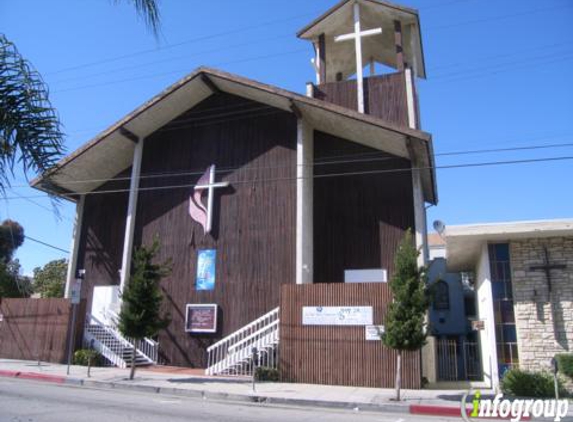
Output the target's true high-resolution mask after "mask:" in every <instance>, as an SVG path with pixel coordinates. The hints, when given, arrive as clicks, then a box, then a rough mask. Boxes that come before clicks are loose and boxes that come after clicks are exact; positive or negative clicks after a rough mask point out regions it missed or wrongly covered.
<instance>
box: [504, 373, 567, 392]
mask: <svg viewBox="0 0 573 422" xmlns="http://www.w3.org/2000/svg"><path fill="white" fill-rule="evenodd" d="M558 386H559V387H558V388H559V395H560V396H564V395H566V393H567V392H566V390H565V388H564V387H563V383H562V382H561V381H560V380H558ZM501 391H503V393H504V394H508V395H511V396H516V397H536V398H537V397H539V398H552V397H555V386H554V383H553V375H552V374H550V373H549V372H528V371H522V370H520V369H510V370H509V371H507V372H506V373H505V375H504V376H503V379H502V381H501Z"/></svg>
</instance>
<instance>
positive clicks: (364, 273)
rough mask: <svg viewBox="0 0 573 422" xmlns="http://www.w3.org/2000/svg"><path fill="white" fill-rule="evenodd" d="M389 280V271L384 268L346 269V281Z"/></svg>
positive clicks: (381, 281) (379, 281)
mask: <svg viewBox="0 0 573 422" xmlns="http://www.w3.org/2000/svg"><path fill="white" fill-rule="evenodd" d="M387 281H388V272H387V271H386V270H385V269H382V268H373V269H369V270H345V271H344V282H345V283H386V282H387Z"/></svg>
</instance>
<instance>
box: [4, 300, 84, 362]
mask: <svg viewBox="0 0 573 422" xmlns="http://www.w3.org/2000/svg"><path fill="white" fill-rule="evenodd" d="M78 306H79V309H78V318H77V321H76V330H75V333H76V335H75V339H76V342H75V346H76V347H79V346H80V342H81V336H80V335H79V334H80V333H81V327H82V324H83V321H84V318H83V315H84V314H85V301H82V303H81V304H80V305H78ZM71 309H72V307H71V305H70V302H69V300H67V299H0V314H2V315H3V320H2V321H0V357H1V358H4V359H24V360H41V361H44V362H56V363H64V362H66V361H67V359H66V358H67V344H68V329H69V327H70V325H71V316H72V312H71Z"/></svg>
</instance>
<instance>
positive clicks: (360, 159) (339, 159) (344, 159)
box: [12, 142, 573, 199]
mask: <svg viewBox="0 0 573 422" xmlns="http://www.w3.org/2000/svg"><path fill="white" fill-rule="evenodd" d="M565 147H573V142H567V143H559V144H550V145H528V146H518V147H509V148H488V149H475V150H458V151H449V152H442V153H437V154H434V156H436V157H438V156H457V155H471V154H486V153H495V152H514V151H529V150H540V149H549V148H565ZM333 159H335V160H336V161H331V160H333ZM401 159H402V158H400V157H395V156H389V153H387V152H383V151H376V152H374V151H373V152H365V153H358V154H347V155H337V156H327V157H324V158H322V159H318V160H315V162H314V163H312V164H295V165H294V167H317V166H325V165H326V166H327V165H334V164H353V163H364V162H370V161H374V162H376V161H388V160H401ZM292 167H293V166H292V165H282V166H256V167H250V168H244V169H243V168H242V167H236V166H229V167H218V168H217V170H218V172H220V173H230V172H233V171H237V170H244V171H260V170H276V169H285V168H287V169H288V168H292ZM204 172H205V169H189V170H186V171H181V172H179V171H177V172H153V173H151V172H150V173H144V174H141V175H140V176H139V178H140V179H141V180H145V179H157V178H167V177H182V176H197V175H202V174H203V173H204ZM127 180H131V176H121V177H115V178H113V179H81V180H70V181H68V182H67V183H98V182H120V181H127ZM28 187H30V186H29V185H14V186H12V188H28ZM14 193H15V194H17V193H16V192H14ZM17 195H19V194H17ZM25 198H26V197H24V196H22V199H25Z"/></svg>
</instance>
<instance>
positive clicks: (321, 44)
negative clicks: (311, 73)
mask: <svg viewBox="0 0 573 422" xmlns="http://www.w3.org/2000/svg"><path fill="white" fill-rule="evenodd" d="M318 83H319V84H324V83H326V37H325V36H324V34H320V35H319V36H318Z"/></svg>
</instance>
